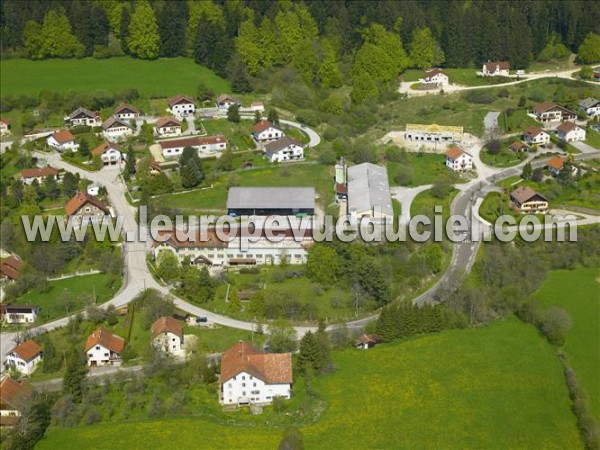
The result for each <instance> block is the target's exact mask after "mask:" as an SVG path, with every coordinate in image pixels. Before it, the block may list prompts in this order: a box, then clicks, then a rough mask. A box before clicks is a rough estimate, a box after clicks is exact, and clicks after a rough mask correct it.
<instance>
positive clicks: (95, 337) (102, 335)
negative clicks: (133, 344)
mask: <svg viewBox="0 0 600 450" xmlns="http://www.w3.org/2000/svg"><path fill="white" fill-rule="evenodd" d="M96 345H101V346H102V347H104V348H106V349H108V350H110V351H111V352H115V353H117V354H121V352H122V351H123V347H125V339H123V338H120V337H118V336H114V335H112V334H110V333H109V332H108V331H106V330H105V329H104V328H103V327H99V328H97V329H96V330H94V332H93V333H92V334H90V336H89V337H88V338H87V342H86V343H85V351H86V352H87V351H88V350H89V349H91V348H92V347H95V346H96Z"/></svg>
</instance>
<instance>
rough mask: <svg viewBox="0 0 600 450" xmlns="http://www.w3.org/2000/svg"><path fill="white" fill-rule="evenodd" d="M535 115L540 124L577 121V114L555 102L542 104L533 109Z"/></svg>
mask: <svg viewBox="0 0 600 450" xmlns="http://www.w3.org/2000/svg"><path fill="white" fill-rule="evenodd" d="M533 115H534V117H535V118H536V119H537V120H538V121H540V122H563V121H565V120H575V119H577V113H575V112H573V111H571V110H569V109H567V108H565V107H564V106H560V105H557V104H556V103H554V102H542V103H538V104H537V105H535V106H534V107H533Z"/></svg>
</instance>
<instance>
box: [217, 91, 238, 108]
mask: <svg viewBox="0 0 600 450" xmlns="http://www.w3.org/2000/svg"><path fill="white" fill-rule="evenodd" d="M216 105H217V108H219V109H229V107H231V106H233V105H238V106H242V102H240V101H239V100H238V99H237V98H235V97H232V96H231V95H229V94H221V95H219V96H218V97H217V101H216Z"/></svg>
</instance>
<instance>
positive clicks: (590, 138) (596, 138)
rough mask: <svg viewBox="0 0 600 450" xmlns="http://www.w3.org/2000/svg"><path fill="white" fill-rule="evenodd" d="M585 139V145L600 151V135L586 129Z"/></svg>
mask: <svg viewBox="0 0 600 450" xmlns="http://www.w3.org/2000/svg"><path fill="white" fill-rule="evenodd" d="M585 137H586V140H585V143H586V144H589V145H591V146H592V147H595V148H597V149H599V150H600V133H598V132H597V131H594V130H592V129H591V128H588V129H587V132H586V134H585Z"/></svg>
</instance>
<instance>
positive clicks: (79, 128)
mask: <svg viewBox="0 0 600 450" xmlns="http://www.w3.org/2000/svg"><path fill="white" fill-rule="evenodd" d="M100 129H102V127H100ZM91 130H92V127H88V126H87V125H76V126H74V127H71V134H73V135H74V136H77V135H78V134H86V133H89V132H90V131H91Z"/></svg>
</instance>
